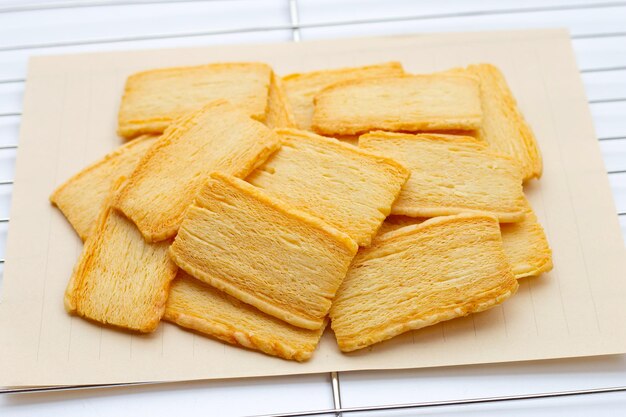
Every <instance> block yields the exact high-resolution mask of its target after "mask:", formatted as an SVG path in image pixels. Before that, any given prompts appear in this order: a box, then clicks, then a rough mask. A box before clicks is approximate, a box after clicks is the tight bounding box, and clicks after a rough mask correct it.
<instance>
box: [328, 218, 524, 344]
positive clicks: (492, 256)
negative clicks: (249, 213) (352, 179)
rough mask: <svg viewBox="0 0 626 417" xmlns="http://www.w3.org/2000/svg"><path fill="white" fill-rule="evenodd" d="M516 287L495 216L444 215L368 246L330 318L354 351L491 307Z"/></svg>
mask: <svg viewBox="0 0 626 417" xmlns="http://www.w3.org/2000/svg"><path fill="white" fill-rule="evenodd" d="M517 287H518V284H517V280H516V279H515V277H514V276H513V273H512V272H511V267H510V265H509V263H508V261H507V259H506V256H505V254H504V250H503V248H502V239H501V238H500V230H499V227H498V222H497V220H496V219H495V218H494V217H490V216H485V215H480V214H475V215H474V214H460V215H456V216H446V217H439V218H436V219H430V220H428V221H425V222H424V223H421V224H418V225H413V226H407V227H403V228H401V229H398V230H396V231H394V232H390V233H386V234H383V235H380V236H379V237H378V238H377V239H375V241H374V242H373V243H372V246H370V247H368V248H362V249H361V250H360V251H359V253H358V254H357V256H356V258H355V259H354V261H353V263H352V265H351V267H350V270H349V271H348V275H347V276H346V279H345V280H344V282H343V283H342V285H341V287H340V289H339V291H338V292H337V296H336V298H335V301H334V303H333V306H332V308H331V311H330V318H331V323H332V324H331V325H332V328H333V331H334V332H335V336H336V337H337V342H338V344H339V348H340V349H341V350H342V351H344V352H350V351H353V350H357V349H362V348H364V347H367V346H370V345H372V344H375V343H378V342H382V341H383V340H387V339H390V338H392V337H394V336H397V335H399V334H402V333H404V332H407V331H410V330H415V329H419V328H422V327H426V326H430V325H433V324H436V323H438V322H441V321H444V320H450V319H453V318H457V317H463V316H466V315H468V314H471V313H477V312H480V311H484V310H487V309H489V308H491V307H493V306H495V305H497V304H499V303H501V302H503V301H504V300H506V299H507V298H509V297H510V296H511V295H512V294H514V293H515V292H516V291H517Z"/></svg>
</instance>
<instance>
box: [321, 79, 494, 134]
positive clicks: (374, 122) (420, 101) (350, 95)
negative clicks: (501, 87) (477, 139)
mask: <svg viewBox="0 0 626 417" xmlns="http://www.w3.org/2000/svg"><path fill="white" fill-rule="evenodd" d="M481 120H482V111H481V107H480V88H479V84H478V82H477V81H476V79H474V78H473V77H465V76H459V75H446V74H431V75H404V76H394V77H380V78H368V79H360V80H350V81H344V82H341V83H337V84H333V85H331V86H330V87H327V88H326V89H324V90H322V91H321V92H320V93H319V94H318V95H317V96H315V110H314V112H313V122H312V126H313V130H315V131H316V132H318V133H321V134H326V135H330V136H335V135H356V134H361V133H366V132H369V131H372V130H388V131H407V132H416V131H429V130H474V129H477V128H479V127H480V124H481Z"/></svg>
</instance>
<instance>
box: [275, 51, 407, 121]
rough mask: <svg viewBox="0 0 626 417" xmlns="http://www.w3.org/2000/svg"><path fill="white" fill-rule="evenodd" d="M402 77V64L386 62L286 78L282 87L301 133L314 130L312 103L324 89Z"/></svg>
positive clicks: (293, 75)
mask: <svg viewBox="0 0 626 417" xmlns="http://www.w3.org/2000/svg"><path fill="white" fill-rule="evenodd" d="M402 74H404V70H403V69H402V64H400V63H399V62H386V63H383V64H377V65H369V66H364V67H349V68H338V69H330V70H321V71H313V72H305V73H301V74H289V75H287V76H285V77H283V85H284V86H285V91H286V93H287V98H288V99H289V103H290V104H291V108H292V111H293V113H294V116H295V120H296V127H297V128H298V129H302V130H311V121H312V119H313V99H314V98H315V96H316V95H317V93H319V92H320V91H322V90H323V89H324V88H326V87H328V86H330V85H332V84H335V83H338V82H342V81H347V80H354V79H364V78H371V77H384V76H390V75H402Z"/></svg>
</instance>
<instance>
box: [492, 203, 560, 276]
mask: <svg viewBox="0 0 626 417" xmlns="http://www.w3.org/2000/svg"><path fill="white" fill-rule="evenodd" d="M500 229H501V231H502V242H503V244H504V252H505V253H506V255H507V257H508V258H509V261H510V263H511V266H512V268H513V273H514V274H515V277H516V278H524V277H530V276H536V275H541V274H542V273H544V272H548V271H550V270H551V269H552V250H551V249H550V246H549V245H548V240H547V239H546V234H545V232H544V231H543V227H541V224H539V221H538V220H537V216H536V215H535V212H534V211H533V209H532V208H531V207H530V204H528V202H526V217H525V218H524V220H522V221H521V222H519V223H510V224H502V225H500Z"/></svg>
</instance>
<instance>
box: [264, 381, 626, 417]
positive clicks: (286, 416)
mask: <svg viewBox="0 0 626 417" xmlns="http://www.w3.org/2000/svg"><path fill="white" fill-rule="evenodd" d="M614 392H626V387H624V386H622V387H609V388H596V389H586V390H572V391H556V392H542V393H538V394H523V395H504V396H500V397H483V398H468V399H464V400H444V401H425V402H419V403H407V404H390V405H373V406H364V407H347V408H340V409H339V410H337V409H328V410H316V411H302V412H295V413H280V414H263V415H260V416H256V417H304V416H320V415H324V414H332V413H334V412H337V411H339V412H341V413H346V414H347V413H356V412H364V411H391V410H406V409H418V408H435V407H445V406H451V405H469V404H489V403H498V402H507V401H518V400H532V399H545V398H563V397H573V396H577V395H591V394H608V393H614Z"/></svg>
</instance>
